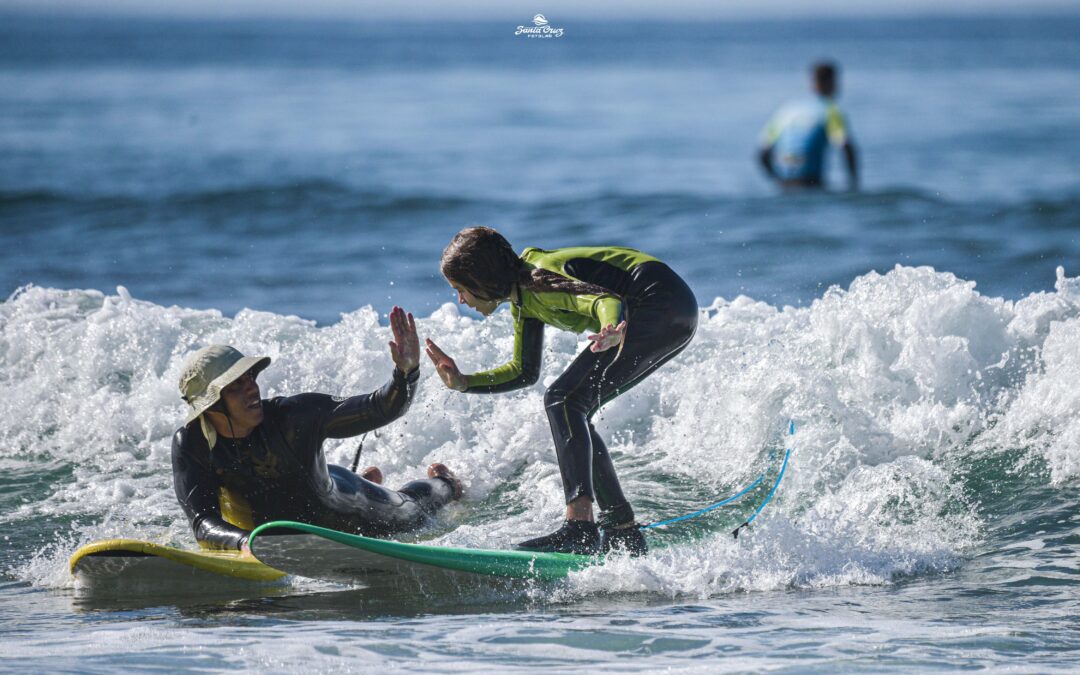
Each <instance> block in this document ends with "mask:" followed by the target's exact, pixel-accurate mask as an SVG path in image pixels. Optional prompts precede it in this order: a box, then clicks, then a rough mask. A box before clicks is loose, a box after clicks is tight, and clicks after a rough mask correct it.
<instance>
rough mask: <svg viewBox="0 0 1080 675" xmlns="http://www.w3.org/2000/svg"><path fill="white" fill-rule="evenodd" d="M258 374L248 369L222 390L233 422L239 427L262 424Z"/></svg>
mask: <svg viewBox="0 0 1080 675" xmlns="http://www.w3.org/2000/svg"><path fill="white" fill-rule="evenodd" d="M255 377H256V374H255V373H253V372H252V371H250V370H249V371H247V372H246V373H244V374H243V375H241V376H240V377H238V378H236V379H235V380H234V381H233V382H231V383H230V384H229V385H228V386H226V387H225V388H224V389H222V390H221V400H222V402H223V403H224V404H225V409H226V410H227V411H228V412H229V417H230V418H231V419H232V421H233V424H235V425H236V426H238V427H256V426H258V425H259V424H262V421H263V409H262V398H261V396H260V393H259V385H258V384H257V383H256V382H255Z"/></svg>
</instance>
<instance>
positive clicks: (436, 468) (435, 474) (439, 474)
mask: <svg viewBox="0 0 1080 675" xmlns="http://www.w3.org/2000/svg"><path fill="white" fill-rule="evenodd" d="M427 475H428V478H442V479H443V480H445V481H447V482H448V483H450V485H451V486H452V487H453V488H454V499H461V495H462V493H464V491H465V488H464V487H463V486H462V485H461V481H460V480H458V477H457V476H455V475H454V472H453V471H451V470H450V467H448V466H446V465H445V464H442V463H440V462H435V463H434V464H432V465H431V466H429V467H428V468H427Z"/></svg>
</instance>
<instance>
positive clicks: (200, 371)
mask: <svg viewBox="0 0 1080 675" xmlns="http://www.w3.org/2000/svg"><path fill="white" fill-rule="evenodd" d="M269 365H270V357H269V356H244V355H243V354H241V353H240V352H239V350H237V349H235V348H233V347H230V346H228V345H210V346H209V347H203V348H202V349H200V350H199V351H197V352H195V353H194V354H192V355H191V356H189V357H188V359H187V361H185V362H184V369H183V371H181V373H180V397H181V398H183V399H184V400H185V401H187V404H188V405H189V406H191V412H190V413H188V418H187V422H185V424H190V423H191V422H192V421H194V420H195V419H196V418H197V417H198V416H199V415H201V414H203V413H204V412H206V409H207V408H209V407H210V406H212V405H214V404H215V403H217V402H218V400H220V399H221V390H222V389H224V388H225V387H227V386H229V384H231V383H232V382H233V381H235V380H236V379H237V378H238V377H240V376H241V375H243V374H244V373H246V372H247V371H249V370H252V371H253V374H256V375H257V374H258V373H260V372H262V371H263V369H264V368H266V367H267V366H269Z"/></svg>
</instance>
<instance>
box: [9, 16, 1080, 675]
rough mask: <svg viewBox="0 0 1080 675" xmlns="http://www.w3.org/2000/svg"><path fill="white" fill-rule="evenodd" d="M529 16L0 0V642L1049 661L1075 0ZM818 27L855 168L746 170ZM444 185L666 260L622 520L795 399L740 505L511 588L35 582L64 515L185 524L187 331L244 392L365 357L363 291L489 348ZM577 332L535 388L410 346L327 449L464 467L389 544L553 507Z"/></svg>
mask: <svg viewBox="0 0 1080 675" xmlns="http://www.w3.org/2000/svg"><path fill="white" fill-rule="evenodd" d="M548 18H549V20H550V21H551V22H552V25H557V26H564V27H565V35H564V37H562V38H559V39H557V40H527V39H522V38H515V37H514V36H513V31H514V28H515V27H516V24H515V25H504V24H502V23H465V22H462V23H445V24H385V23H383V24H380V23H376V24H360V23H357V24H352V23H325V22H324V23H315V22H310V23H305V22H291V23H265V22H240V21H234V22H221V23H209V24H207V23H196V22H176V21H151V20H145V19H144V20H119V19H109V20H102V19H93V20H92V19H58V18H55V17H51V18H47V19H46V18H41V17H28V16H5V17H4V20H3V21H0V290H2V292H3V294H4V296H5V297H6V300H5V301H4V302H3V303H2V304H0V525H2V529H3V533H2V536H3V543H4V546H2V547H0V644H2V645H3V647H4V649H3V654H2V655H0V667H2V668H4V669H12V670H79V671H102V672H104V671H109V672H112V671H115V670H116V669H118V668H128V669H155V668H158V669H160V668H171V669H192V670H194V669H210V670H224V669H233V668H237V667H246V668H252V669H262V670H271V671H294V670H301V669H304V670H311V669H314V670H319V671H337V670H369V669H374V668H382V669H401V670H406V671H414V670H425V671H429V670H436V671H476V670H491V671H496V670H497V671H507V670H523V669H526V668H537V667H543V668H548V669H550V670H554V671H569V670H575V671H576V670H580V669H581V668H582V667H585V668H601V667H602V668H608V669H617V670H626V671H653V670H658V669H672V670H677V671H709V672H713V671H717V670H724V671H747V670H766V669H769V670H774V669H775V670H796V671H814V670H816V671H822V672H835V671H843V670H854V671H866V670H888V669H894V670H900V671H905V672H906V671H912V670H949V671H952V670H960V669H977V668H986V669H992V670H999V671H1000V670H1015V671H1021V672H1027V671H1031V672H1035V671H1037V672H1052V671H1065V672H1067V671H1075V670H1076V664H1077V654H1078V653H1080V624H1078V622H1077V619H1076V617H1077V616H1078V615H1080V558H1078V555H1077V548H1078V546H1080V510H1078V506H1080V496H1078V493H1077V487H1078V485H1080V416H1078V412H1080V389H1078V388H1077V385H1076V382H1077V381H1078V378H1080V269H1078V264H1077V262H1076V261H1077V260H1080V257H1078V255H1077V253H1078V249H1080V242H1078V238H1077V233H1078V231H1080V215H1078V213H1080V211H1078V206H1080V168H1078V165H1077V163H1076V161H1075V158H1076V157H1077V156H1080V136H1078V135H1077V134H1076V133H1075V129H1076V125H1077V122H1078V119H1077V116H1078V111H1080V94H1077V92H1080V43H1078V42H1077V41H1076V39H1075V35H1077V34H1078V32H1080V18H1076V17H1049V18H1039V19H1035V18H1032V19H1020V18H1010V19H922V20H890V21H879V20H869V19H864V20H836V21H829V22H812V21H771V22H738V23H717V24H693V25H690V24H657V23H619V22H610V23H578V22H575V21H572V20H566V21H565V22H564V21H563V20H561V19H559V18H558V17H554V16H549V17H548ZM527 19H528V17H522V20H521V23H526V22H527ZM822 56H831V57H833V58H836V59H837V60H838V61H840V63H841V64H842V65H843V92H842V98H841V103H842V106H843V107H844V109H845V110H846V112H847V113H848V115H849V117H850V119H851V124H852V128H853V130H854V136H855V139H856V141H857V143H858V146H859V148H860V151H861V157H862V160H863V165H864V167H865V172H864V176H863V189H862V190H861V191H860V192H857V193H846V192H842V191H834V192H829V193H818V194H792V195H779V194H777V193H776V192H775V191H774V190H773V189H772V188H771V186H769V185H768V184H767V183H766V182H765V181H764V180H763V179H762V177H761V176H760V175H759V172H758V171H757V169H756V166H755V160H754V149H755V143H756V137H757V134H758V132H759V131H760V128H761V126H762V125H763V124H764V122H765V120H766V119H767V118H768V116H769V114H770V113H771V112H772V110H773V109H774V108H775V107H776V106H777V105H779V103H780V102H782V101H783V100H784V99H785V98H788V97H791V96H797V95H800V94H801V93H802V92H803V91H804V88H805V86H806V85H805V79H806V75H805V66H806V64H807V63H808V62H810V61H811V60H813V59H815V58H820V57H822ZM834 159H835V158H834ZM833 164H834V166H833V168H834V173H837V170H838V167H837V166H836V164H837V162H835V161H834V162H833ZM834 178H835V180H834V183H836V184H837V185H840V184H842V181H841V180H840V175H839V174H837V175H835V176H834ZM476 223H483V224H489V225H492V226H495V227H498V228H499V229H500V230H502V231H503V232H504V233H506V234H507V236H508V237H509V238H510V240H511V241H512V242H513V243H514V244H515V245H517V246H519V247H524V246H527V245H537V246H544V247H555V246H560V245H568V244H582V243H590V244H600V243H619V244H624V245H630V246H635V247H637V248H641V249H643V250H646V251H649V252H651V253H653V254H654V255H657V256H659V257H661V258H662V259H664V260H665V261H667V262H669V263H670V264H671V265H672V266H673V267H674V268H675V269H677V270H678V271H680V272H681V273H683V274H684V276H685V277H686V278H687V280H688V281H689V282H690V283H691V285H692V287H693V288H694V290H695V292H696V294H697V297H698V300H699V304H700V305H701V307H702V320H701V327H700V329H699V332H698V335H697V337H696V338H695V341H694V342H693V344H692V345H691V346H690V347H689V348H688V349H687V350H686V352H684V353H683V354H682V355H681V356H680V357H679V358H678V359H676V360H674V361H672V362H671V363H670V364H668V365H666V366H665V367H664V368H663V369H661V370H660V371H658V372H657V373H656V374H655V375H653V376H651V377H650V378H648V379H647V380H646V381H644V382H643V383H642V384H641V385H639V386H638V387H636V388H635V389H634V390H632V391H631V392H629V393H627V394H626V395H624V396H622V397H620V398H619V399H616V400H615V401H613V402H612V403H610V404H609V405H607V406H606V407H605V408H604V409H603V410H602V411H601V413H600V415H599V422H598V426H599V429H600V430H601V433H603V434H604V435H605V436H606V437H607V438H608V439H610V443H609V445H610V446H611V448H612V449H613V451H614V453H615V455H616V464H617V466H618V467H619V471H620V476H621V477H622V479H623V483H624V488H625V489H626V490H627V492H628V494H630V495H631V498H632V500H633V501H634V503H635V506H636V507H637V509H638V511H639V513H640V515H641V517H642V518H644V519H647V520H655V519H659V518H662V517H665V516H671V515H676V514H679V513H683V512H686V511H689V510H693V509H694V508H696V507H698V506H701V505H704V504H707V503H709V502H710V501H712V500H715V499H717V498H719V497H722V496H725V495H727V494H730V493H731V492H732V491H733V489H735V488H737V487H738V486H740V485H743V484H745V483H747V482H748V481H749V480H752V479H753V478H754V477H755V476H757V475H758V473H760V471H761V469H762V467H763V466H765V465H766V464H767V463H768V461H769V457H770V455H773V454H775V453H776V451H777V450H778V449H779V448H782V447H783V444H784V443H785V439H784V438H783V432H784V429H785V427H786V424H787V421H788V419H791V420H793V421H794V423H795V425H796V429H797V432H796V434H795V436H794V437H793V438H792V439H791V446H792V448H793V453H792V458H791V461H790V465H789V467H788V471H787V474H786V476H785V478H784V481H783V483H782V484H781V487H780V489H779V491H778V493H777V495H776V498H775V500H774V501H773V502H771V503H770V504H769V505H768V506H767V507H766V509H765V510H764V511H762V514H761V516H760V518H759V519H758V520H757V521H756V522H755V525H754V527H753V528H752V529H750V530H749V531H747V532H744V533H743V534H742V535H740V537H739V538H738V540H734V539H733V538H732V537H731V536H730V530H731V527H732V526H733V525H734V524H735V523H737V522H738V521H739V519H740V518H743V517H745V516H746V515H747V513H746V512H745V510H739V509H740V508H743V507H734V508H732V509H726V510H721V511H718V512H717V513H716V514H714V515H712V516H710V517H708V518H706V519H703V520H701V521H698V522H695V523H693V524H692V525H689V526H687V527H686V528H683V529H680V528H671V529H670V530H668V531H665V532H663V533H660V534H658V535H656V537H655V538H654V539H653V543H654V544H655V545H656V550H655V551H654V552H653V553H652V554H651V555H649V556H647V557H645V558H643V559H633V560H631V559H625V558H618V559H613V560H610V561H608V562H607V563H606V564H604V565H603V566H600V567H597V568H594V569H589V570H586V571H584V572H581V573H578V574H575V575H573V576H572V577H571V578H570V579H569V580H568V581H567V582H566V583H563V584H557V585H552V586H535V587H530V588H527V589H522V590H518V591H494V590H493V591H492V592H490V593H476V592H475V591H472V590H470V591H469V592H461V593H456V592H454V591H453V589H444V592H440V593H431V592H423V591H419V590H418V591H417V593H416V594H413V595H406V596H404V597H403V596H401V595H395V594H392V593H389V592H386V591H385V590H383V589H379V588H346V587H339V586H334V585H330V584H325V583H320V582H314V581H310V580H304V579H294V580H291V581H289V582H288V583H285V584H281V585H278V586H273V587H263V588H257V589H252V590H249V591H238V592H232V593H225V594H222V593H199V592H187V593H177V592H175V591H174V592H169V593H162V594H158V595H150V596H148V595H135V594H124V593H113V594H111V595H104V596H103V595H102V594H99V593H92V592H90V591H88V590H87V589H82V588H77V587H75V585H74V582H73V580H72V579H71V578H70V576H69V574H68V571H67V559H68V557H69V556H70V555H71V553H72V552H73V551H74V550H75V549H76V548H78V547H79V546H81V545H83V544H86V543H89V542H91V541H93V540H96V539H102V538H110V537H120V536H123V537H136V538H144V539H150V540H154V541H159V542H165V543H171V544H173V545H180V546H193V545H194V542H193V539H192V537H191V534H190V531H189V529H188V526H187V522H186V520H185V519H184V517H183V514H182V513H181V511H180V509H179V507H178V506H177V504H176V502H175V498H174V496H173V492H172V485H171V475H170V466H169V438H170V435H171V433H172V431H173V430H174V429H175V428H176V427H177V426H178V425H179V423H180V421H181V420H182V418H183V414H184V413H183V406H182V404H181V402H180V401H179V399H178V396H177V391H176V381H177V378H178V375H179V368H180V364H181V362H182V360H183V358H184V356H185V355H186V354H187V353H188V352H190V351H191V350H192V349H194V348H196V347H198V346H200V345H203V344H206V343H209V342H228V343H231V344H234V345H236V346H238V347H240V348H241V349H243V350H245V351H249V352H252V353H264V354H268V355H270V356H272V357H273V358H274V360H275V362H274V365H273V366H272V367H271V369H269V370H268V371H266V373H265V374H264V375H263V376H262V377H261V378H260V382H261V383H262V385H263V391H264V395H282V394H290V393H297V392H302V391H325V392H330V393H335V394H347V393H355V392H362V391H367V390H371V389H373V388H375V387H377V386H378V385H380V384H381V383H382V382H383V381H384V380H385V379H386V378H387V377H388V375H389V370H390V362H389V358H388V354H387V349H386V341H387V340H388V339H389V330H388V328H387V327H386V322H385V314H386V312H387V311H388V310H389V309H390V307H391V306H392V305H393V304H395V303H396V304H401V305H403V306H405V307H406V308H408V309H410V310H412V311H413V312H415V314H416V315H417V318H418V326H419V329H420V332H421V334H422V335H425V336H431V337H434V338H435V339H437V340H438V341H439V343H440V344H441V345H442V346H443V347H444V348H445V349H446V350H447V351H448V352H449V353H451V354H452V355H453V356H455V357H456V358H457V359H458V362H459V364H460V365H461V366H462V368H463V369H465V370H474V369H479V368H482V367H487V366H491V365H495V364H497V363H500V362H501V361H500V359H503V358H506V355H507V354H508V353H509V351H510V347H511V344H512V331H511V326H510V321H509V316H508V315H507V314H506V313H505V312H504V313H502V314H499V315H497V316H496V317H494V318H492V319H488V320H486V321H482V320H480V318H479V317H478V316H477V315H475V314H472V313H469V312H468V311H466V310H463V309H461V308H459V307H458V306H456V305H455V304H453V296H452V294H451V292H450V290H449V288H448V287H447V286H446V285H445V283H444V282H443V281H442V280H441V278H439V275H438V271H437V263H438V256H439V254H440V252H441V250H442V248H443V246H444V245H445V244H446V242H447V241H448V240H449V238H450V237H451V236H452V235H453V233H454V232H456V231H457V230H458V229H459V228H461V227H463V226H466V225H469V224H476ZM583 342H584V340H583V337H582V336H574V335H570V334H567V333H559V332H555V331H553V330H549V331H548V335H547V346H546V355H545V363H544V369H543V372H542V376H541V382H540V383H538V384H537V385H536V386H535V387H533V388H530V389H527V390H524V391H521V392H517V393H513V394H507V395H502V396H492V397H487V396H472V397H470V396H460V395H456V394H454V393H452V392H449V391H448V390H446V389H445V388H443V387H442V386H441V384H440V383H439V382H438V380H437V378H436V377H435V376H434V375H433V373H432V372H431V370H430V368H424V371H423V375H422V382H421V387H420V393H419V398H418V400H417V401H416V402H415V403H414V405H413V408H412V410H411V412H410V414H409V415H408V416H407V417H406V418H405V419H403V420H401V421H399V422H396V423H395V424H393V425H391V426H389V427H387V428H386V429H385V430H384V431H383V432H382V433H381V434H380V436H379V437H378V438H369V440H368V442H367V443H366V444H365V448H364V452H365V462H366V463H375V464H378V465H379V466H381V467H382V468H383V471H384V472H385V473H386V474H387V478H388V481H389V482H390V483H391V484H395V483H400V482H403V481H405V480H407V479H409V478H411V477H414V476H416V475H417V474H418V473H419V472H421V471H422V469H423V467H424V466H425V465H426V464H428V463H430V462H432V461H444V462H446V463H448V464H449V465H450V466H452V467H453V468H454V469H456V470H457V471H458V473H459V474H460V475H461V476H462V478H463V479H464V481H465V484H466V486H467V496H466V499H465V500H464V501H463V502H462V503H461V504H459V505H456V506H454V507H452V508H450V509H448V510H447V511H446V512H445V513H444V514H442V515H441V516H440V518H439V519H438V521H437V522H436V523H435V524H434V525H433V527H432V528H431V530H430V531H429V532H427V533H426V534H425V535H424V536H425V537H427V538H431V539H432V540H433V541H436V542H441V543H446V544H454V545H467V546H487V547H506V546H508V545H510V544H511V543H512V542H514V541H515V540H517V539H519V538H521V537H523V536H526V535H531V534H534V533H539V532H543V531H546V528H549V527H550V526H551V525H553V524H554V523H555V522H556V521H557V519H558V517H559V513H560V509H561V504H560V501H561V500H560V497H559V489H558V486H559V478H558V469H557V466H556V464H555V458H554V453H553V451H552V448H551V444H550V437H549V432H548V429H547V424H546V420H545V416H544V414H543V405H542V397H543V389H544V384H545V383H547V382H550V381H551V380H552V379H553V378H554V377H556V376H557V375H558V374H559V372H560V371H561V369H562V368H564V367H565V366H566V364H567V363H568V362H569V361H570V360H571V359H572V358H573V356H574V355H575V354H576V353H577V351H578V350H580V349H581V348H582V347H583ZM354 449H355V444H354V441H349V440H346V441H340V442H338V441H333V442H330V443H328V444H327V446H326V450H327V454H328V457H329V458H330V459H331V461H336V462H337V463H342V464H347V463H348V462H349V461H350V460H351V457H352V453H353V452H354Z"/></svg>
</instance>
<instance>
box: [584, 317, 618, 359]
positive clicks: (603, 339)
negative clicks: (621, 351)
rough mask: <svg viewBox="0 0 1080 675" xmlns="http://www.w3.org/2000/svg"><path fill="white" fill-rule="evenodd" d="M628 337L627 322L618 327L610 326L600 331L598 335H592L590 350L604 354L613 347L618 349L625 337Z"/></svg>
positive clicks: (590, 337)
mask: <svg viewBox="0 0 1080 675" xmlns="http://www.w3.org/2000/svg"><path fill="white" fill-rule="evenodd" d="M625 336H626V321H621V322H619V325H618V326H612V325H611V324H608V325H606V326H604V327H603V328H601V329H600V332H599V333H597V334H596V335H590V336H589V339H590V340H592V346H591V347H589V349H591V350H593V351H594V352H604V351H607V350H609V349H611V348H612V347H617V346H619V344H621V343H622V341H623V337H625Z"/></svg>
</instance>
